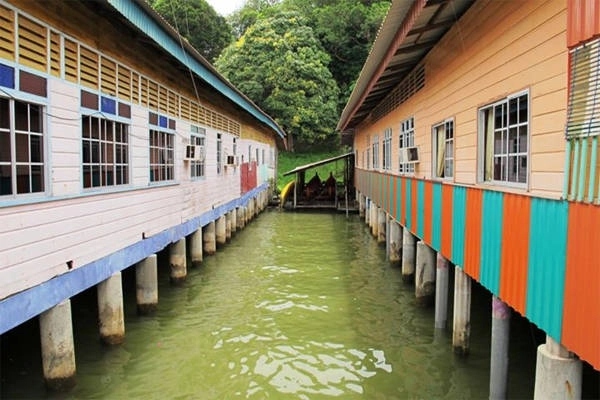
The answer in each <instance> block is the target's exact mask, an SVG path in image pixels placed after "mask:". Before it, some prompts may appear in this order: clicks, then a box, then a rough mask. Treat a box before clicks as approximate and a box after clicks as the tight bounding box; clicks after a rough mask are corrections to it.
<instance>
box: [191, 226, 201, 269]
mask: <svg viewBox="0 0 600 400" xmlns="http://www.w3.org/2000/svg"><path fill="white" fill-rule="evenodd" d="M190 258H191V260H192V267H199V266H200V264H202V228H199V229H198V230H196V232H194V233H192V234H191V236H190Z"/></svg>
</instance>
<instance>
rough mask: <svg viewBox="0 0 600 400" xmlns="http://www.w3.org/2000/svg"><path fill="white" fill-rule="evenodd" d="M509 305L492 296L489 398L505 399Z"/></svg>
mask: <svg viewBox="0 0 600 400" xmlns="http://www.w3.org/2000/svg"><path fill="white" fill-rule="evenodd" d="M509 342H510V307H508V305H506V304H505V303H504V302H502V300H500V299H499V298H497V297H496V296H492V343H491V347H490V400H503V399H506V385H507V382H508V379H507V378H508V346H509Z"/></svg>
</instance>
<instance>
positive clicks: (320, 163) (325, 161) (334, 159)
mask: <svg viewBox="0 0 600 400" xmlns="http://www.w3.org/2000/svg"><path fill="white" fill-rule="evenodd" d="M353 155H354V153H346V154H341V155H339V156H335V157H331V158H326V159H324V160H320V161H315V162H314V163H310V164H305V165H301V166H299V167H296V168H294V169H293V170H291V171H288V172H284V174H283V176H286V175H291V174H295V173H297V172H300V171H306V170H307V169H310V168H314V167H318V166H319V165H323V164H328V163H330V162H333V161H337V160H341V159H342V158H347V157H350V156H353Z"/></svg>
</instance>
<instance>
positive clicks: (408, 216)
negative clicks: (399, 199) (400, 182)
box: [405, 179, 413, 230]
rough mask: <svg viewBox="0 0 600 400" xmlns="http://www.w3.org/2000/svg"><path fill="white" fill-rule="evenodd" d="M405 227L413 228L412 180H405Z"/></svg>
mask: <svg viewBox="0 0 600 400" xmlns="http://www.w3.org/2000/svg"><path fill="white" fill-rule="evenodd" d="M405 206H406V227H407V228H408V229H409V230H413V227H412V207H413V204H412V180H410V179H407V180H406V202H405Z"/></svg>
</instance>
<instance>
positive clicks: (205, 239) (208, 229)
mask: <svg viewBox="0 0 600 400" xmlns="http://www.w3.org/2000/svg"><path fill="white" fill-rule="evenodd" d="M202 243H203V245H204V246H203V250H204V254H206V255H209V256H211V255H213V254H215V253H216V252H217V241H216V237H215V221H211V222H209V223H208V224H207V225H205V226H204V227H203V228H202Z"/></svg>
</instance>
